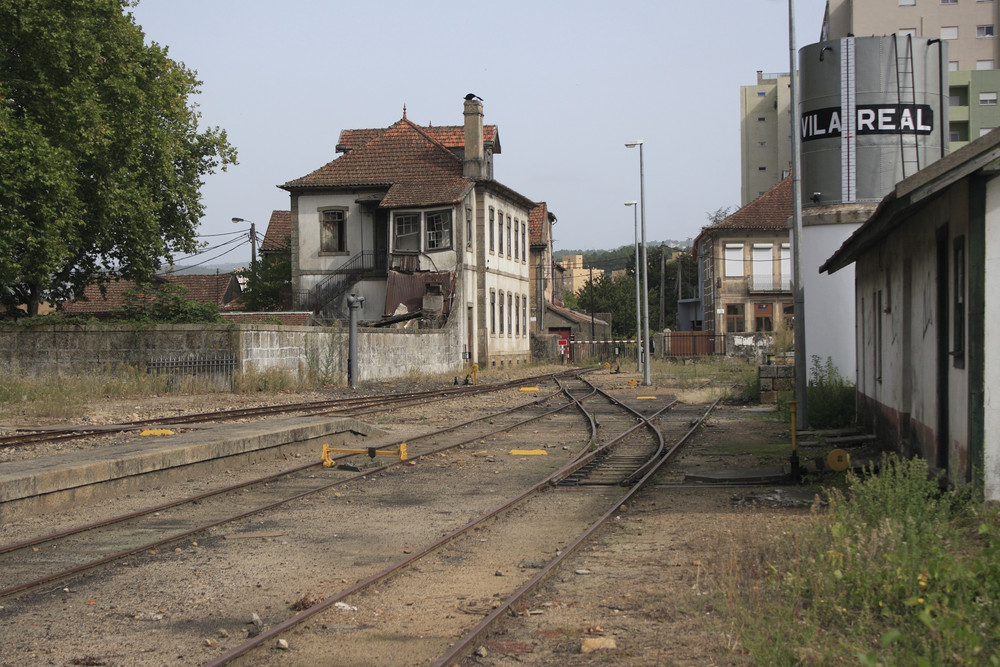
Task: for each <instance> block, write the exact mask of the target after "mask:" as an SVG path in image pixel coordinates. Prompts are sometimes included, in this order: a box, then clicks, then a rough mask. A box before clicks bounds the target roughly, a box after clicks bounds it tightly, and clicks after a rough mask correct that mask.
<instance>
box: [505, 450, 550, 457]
mask: <svg viewBox="0 0 1000 667" xmlns="http://www.w3.org/2000/svg"><path fill="white" fill-rule="evenodd" d="M510 455H511V456H548V455H549V453H548V452H547V451H545V450H544V449H512V450H510Z"/></svg>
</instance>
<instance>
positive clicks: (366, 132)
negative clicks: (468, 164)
mask: <svg viewBox="0 0 1000 667" xmlns="http://www.w3.org/2000/svg"><path fill="white" fill-rule="evenodd" d="M421 129H422V130H423V131H424V132H425V133H426V134H427V136H429V137H431V138H432V139H434V140H435V141H437V142H438V143H439V144H441V145H442V146H444V147H445V148H447V149H448V150H451V151H454V150H465V127H464V126H463V125H428V126H426V127H423V126H421ZM385 132H386V129H385V128H368V129H361V130H341V132H340V139H338V140H337V152H338V153H349V152H351V151H352V150H354V149H356V148H360V147H362V146H364V145H365V144H367V143H368V142H369V141H371V140H372V139H375V138H376V137H380V136H382V135H383V134H385ZM483 144H484V145H487V146H490V147H491V148H492V150H493V152H494V153H499V152H500V133H499V131H498V130H497V126H496V125H483Z"/></svg>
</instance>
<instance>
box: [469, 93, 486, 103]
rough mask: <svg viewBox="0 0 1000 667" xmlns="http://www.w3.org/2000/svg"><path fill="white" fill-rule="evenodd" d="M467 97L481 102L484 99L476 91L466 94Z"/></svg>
mask: <svg viewBox="0 0 1000 667" xmlns="http://www.w3.org/2000/svg"><path fill="white" fill-rule="evenodd" d="M465 99H467V100H470V101H471V100H479V101H480V102H482V101H483V98H481V97H480V96H479V95H476V94H475V93H469V94H468V95H466V96H465Z"/></svg>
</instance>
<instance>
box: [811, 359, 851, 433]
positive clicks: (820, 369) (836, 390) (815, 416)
mask: <svg viewBox="0 0 1000 667" xmlns="http://www.w3.org/2000/svg"><path fill="white" fill-rule="evenodd" d="M806 401H807V404H808V407H809V425H810V426H811V427H813V428H842V427H844V426H851V425H853V424H854V422H855V417H856V404H857V391H856V390H855V388H854V385H853V384H852V383H850V382H848V381H847V380H846V379H844V377H843V376H842V375H841V374H840V372H839V371H838V370H837V367H836V366H835V365H834V364H833V359H831V358H830V357H827V359H826V363H822V362H821V361H820V358H819V357H818V356H816V355H813V356H812V370H811V371H810V372H809V385H808V387H807V389H806Z"/></svg>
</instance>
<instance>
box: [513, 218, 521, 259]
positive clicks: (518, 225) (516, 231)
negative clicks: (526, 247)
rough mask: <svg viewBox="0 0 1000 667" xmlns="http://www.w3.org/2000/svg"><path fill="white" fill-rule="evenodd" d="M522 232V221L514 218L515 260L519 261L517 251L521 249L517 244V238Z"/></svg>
mask: <svg viewBox="0 0 1000 667" xmlns="http://www.w3.org/2000/svg"><path fill="white" fill-rule="evenodd" d="M520 231H521V221H520V220H518V219H517V218H514V259H518V252H517V251H518V249H519V246H518V243H517V237H518V234H519V232H520Z"/></svg>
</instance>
